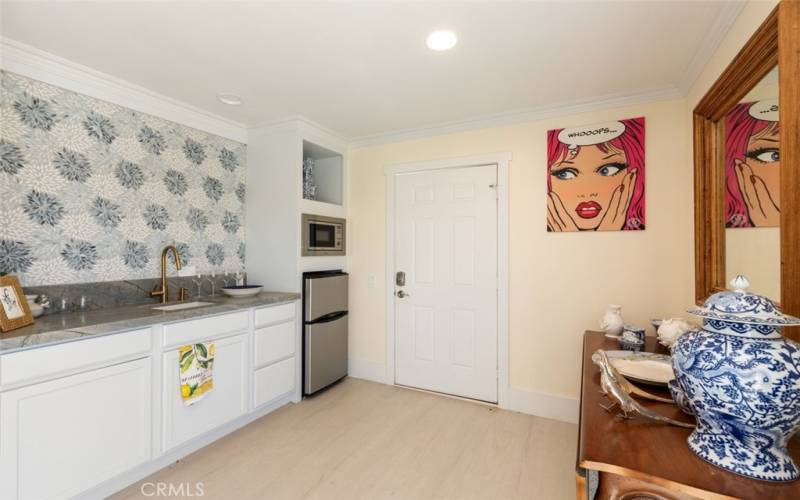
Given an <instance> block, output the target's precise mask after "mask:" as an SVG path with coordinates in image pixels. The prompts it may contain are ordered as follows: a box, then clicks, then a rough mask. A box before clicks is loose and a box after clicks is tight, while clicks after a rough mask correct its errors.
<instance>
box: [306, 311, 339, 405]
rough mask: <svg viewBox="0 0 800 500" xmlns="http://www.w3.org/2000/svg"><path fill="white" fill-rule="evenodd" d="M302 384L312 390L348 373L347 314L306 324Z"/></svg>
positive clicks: (307, 390)
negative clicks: (334, 318) (303, 381)
mask: <svg viewBox="0 0 800 500" xmlns="http://www.w3.org/2000/svg"><path fill="white" fill-rule="evenodd" d="M304 330H305V331H304V335H305V353H304V354H305V358H306V359H305V360H304V361H305V363H304V365H305V373H304V378H305V387H304V388H303V389H304V392H305V393H306V394H312V393H314V392H317V391H318V390H320V389H322V388H324V387H327V386H329V385H330V384H332V383H334V382H336V381H337V380H339V379H340V378H342V377H344V376H345V375H347V316H342V317H341V318H339V319H337V320H335V321H330V322H327V323H318V324H315V325H306V326H305V329H304Z"/></svg>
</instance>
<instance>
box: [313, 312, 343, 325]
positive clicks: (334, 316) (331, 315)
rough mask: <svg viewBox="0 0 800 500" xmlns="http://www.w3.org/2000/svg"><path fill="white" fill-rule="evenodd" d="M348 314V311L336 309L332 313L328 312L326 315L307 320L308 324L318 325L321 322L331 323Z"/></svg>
mask: <svg viewBox="0 0 800 500" xmlns="http://www.w3.org/2000/svg"><path fill="white" fill-rule="evenodd" d="M344 316H347V311H336V312H332V313H328V314H325V315H322V316H320V317H319V318H317V319H314V320H311V321H306V324H307V325H318V324H320V323H330V322H331V321H336V320H337V319H339V318H342V317H344Z"/></svg>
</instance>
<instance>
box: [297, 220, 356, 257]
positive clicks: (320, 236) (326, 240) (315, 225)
mask: <svg viewBox="0 0 800 500" xmlns="http://www.w3.org/2000/svg"><path fill="white" fill-rule="evenodd" d="M302 224H303V231H302V233H303V242H302V246H301V251H300V255H304V256H314V255H345V230H346V225H347V223H346V222H345V220H344V219H337V218H336V217H325V216H322V215H311V214H303V216H302Z"/></svg>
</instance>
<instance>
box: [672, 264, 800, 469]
mask: <svg viewBox="0 0 800 500" xmlns="http://www.w3.org/2000/svg"><path fill="white" fill-rule="evenodd" d="M731 285H732V287H733V290H732V291H724V292H719V293H715V294H714V295H712V296H711V297H709V298H708V300H706V302H705V305H704V307H702V308H697V309H692V310H689V312H690V313H692V314H694V315H696V316H700V317H701V318H703V329H702V330H696V331H692V332H689V333H686V334H684V335H682V336H681V337H679V338H678V341H677V342H676V344H675V346H674V347H673V349H672V367H673V369H674V371H675V378H676V382H677V385H678V386H679V389H680V391H682V392H683V396H684V397H685V401H686V404H688V406H689V407H690V409H691V411H692V413H694V414H695V415H696V417H697V427H696V429H695V430H694V432H692V434H691V435H690V436H689V439H688V443H689V448H691V450H692V451H693V452H694V453H695V454H696V455H698V456H699V457H700V458H702V459H704V460H706V461H708V462H710V463H712V464H714V465H716V466H718V467H721V468H723V469H726V470H728V471H731V472H735V473H736V474H741V475H743V476H747V477H752V478H755V479H761V480H765V481H793V480H795V479H797V478H798V477H800V470H798V467H797V464H795V463H794V461H793V460H792V457H791V456H789V453H788V451H787V449H786V445H787V443H788V441H789V439H791V437H792V436H793V435H794V433H795V432H797V430H798V429H800V344H797V343H796V342H793V341H791V340H789V339H786V338H784V337H783V335H782V334H781V332H782V328H783V327H784V326H789V325H800V319H797V318H794V317H791V316H787V315H784V314H782V313H781V312H780V311H779V310H778V309H777V308H776V306H775V304H774V303H773V302H772V301H770V300H769V299H767V298H765V297H762V296H760V295H755V294H752V293H747V291H746V290H747V287H748V286H749V283H748V281H747V280H746V279H745V278H744V277H742V276H737V277H736V278H735V279H734V280H733V281H731Z"/></svg>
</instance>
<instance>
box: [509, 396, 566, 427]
mask: <svg viewBox="0 0 800 500" xmlns="http://www.w3.org/2000/svg"><path fill="white" fill-rule="evenodd" d="M499 406H500V408H503V409H504V410H511V411H518V412H520V413H527V414H529V415H536V416H537V417H544V418H552V419H553V420H561V421H562V422H569V423H572V424H577V423H578V414H579V412H580V402H579V401H578V399H576V398H568V397H564V396H555V395H552V394H544V393H541V392H531V391H526V390H523V389H517V388H515V387H509V388H508V389H506V397H505V401H501V402H500V405H499Z"/></svg>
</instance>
